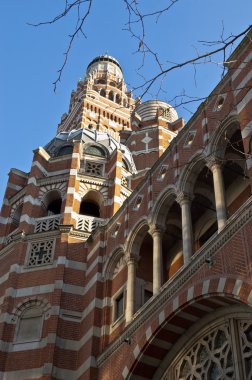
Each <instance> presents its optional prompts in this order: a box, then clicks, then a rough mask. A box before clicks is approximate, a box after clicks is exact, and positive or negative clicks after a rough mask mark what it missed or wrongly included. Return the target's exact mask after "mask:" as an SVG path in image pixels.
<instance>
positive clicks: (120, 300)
mask: <svg viewBox="0 0 252 380" xmlns="http://www.w3.org/2000/svg"><path fill="white" fill-rule="evenodd" d="M123 313H124V293H121V294H120V295H119V296H118V297H117V298H116V299H115V313H114V321H117V320H118V319H119V318H120V317H122V315H123Z"/></svg>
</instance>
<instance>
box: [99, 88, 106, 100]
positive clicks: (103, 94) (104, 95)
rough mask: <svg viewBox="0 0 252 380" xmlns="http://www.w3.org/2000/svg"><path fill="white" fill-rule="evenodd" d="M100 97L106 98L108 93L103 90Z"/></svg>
mask: <svg viewBox="0 0 252 380" xmlns="http://www.w3.org/2000/svg"><path fill="white" fill-rule="evenodd" d="M100 95H101V96H103V97H104V98H106V91H105V90H104V89H103V88H102V89H101V91H100Z"/></svg>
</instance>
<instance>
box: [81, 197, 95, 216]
mask: <svg viewBox="0 0 252 380" xmlns="http://www.w3.org/2000/svg"><path fill="white" fill-rule="evenodd" d="M79 213H80V215H88V216H94V217H96V218H99V217H100V207H99V205H98V204H97V203H96V202H94V201H92V200H88V199H85V200H83V201H82V202H81V205H80V212H79Z"/></svg>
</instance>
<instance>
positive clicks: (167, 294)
mask: <svg viewBox="0 0 252 380" xmlns="http://www.w3.org/2000/svg"><path fill="white" fill-rule="evenodd" d="M251 219H252V197H250V198H249V199H248V200H247V201H246V202H245V203H244V204H243V206H242V207H241V208H240V209H239V210H238V211H237V212H236V213H235V214H234V215H232V217H231V218H230V219H229V220H228V221H227V224H226V226H225V227H224V229H223V230H222V231H221V232H220V233H219V234H218V233H215V234H214V235H213V236H212V237H211V238H210V239H209V240H208V241H207V242H206V244H204V246H203V247H202V248H201V249H200V250H199V251H197V253H196V254H195V255H193V256H192V258H191V262H190V263H189V265H187V266H186V267H183V268H181V270H179V271H178V272H177V273H176V274H175V275H174V277H173V278H172V279H171V280H169V281H167V283H165V284H164V285H163V287H162V288H161V290H160V293H159V294H158V295H157V296H156V297H153V298H151V299H150V300H149V301H148V302H147V303H146V304H145V305H144V306H143V307H142V308H141V309H140V310H138V311H137V313H136V314H135V315H134V320H133V321H132V322H131V323H130V324H129V325H128V326H127V327H126V328H125V330H124V332H123V333H122V334H121V335H120V336H119V337H118V338H116V340H115V341H114V342H112V343H111V344H110V345H109V346H108V347H107V348H106V349H105V350H104V351H103V352H102V353H101V354H100V355H99V356H98V357H97V364H98V366H100V365H101V364H102V363H103V362H104V361H105V360H106V359H107V358H108V357H109V356H110V355H111V354H112V353H113V352H114V351H115V350H116V349H117V348H118V347H120V346H121V344H123V343H124V342H125V339H126V338H127V337H131V336H132V335H133V334H134V332H135V331H136V330H137V329H138V328H139V327H140V326H141V325H142V324H143V323H144V322H145V321H146V320H147V319H149V318H150V317H151V316H152V315H153V314H154V313H155V312H156V311H157V310H158V309H159V308H160V307H162V306H163V305H164V304H165V302H167V300H170V299H171V298H172V297H173V296H174V294H175V293H176V292H177V291H178V290H179V289H181V288H182V287H183V286H184V284H185V283H186V282H187V281H188V280H189V279H190V278H191V277H192V276H193V275H194V274H195V273H196V272H197V271H198V270H199V269H200V268H201V267H203V266H204V265H206V259H209V258H210V259H212V260H213V258H214V256H215V255H216V253H217V252H218V251H219V249H220V248H221V247H223V246H224V245H225V244H226V243H227V242H228V241H229V240H230V239H231V238H232V237H233V236H234V234H235V233H236V232H238V231H239V230H240V229H241V228H242V227H243V226H244V225H245V224H246V223H248V222H249V221H250V220H251Z"/></svg>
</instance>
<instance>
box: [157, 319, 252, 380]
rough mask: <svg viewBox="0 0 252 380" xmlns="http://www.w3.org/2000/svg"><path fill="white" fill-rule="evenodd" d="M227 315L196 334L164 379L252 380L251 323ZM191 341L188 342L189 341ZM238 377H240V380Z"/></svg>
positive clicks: (183, 348) (182, 348)
mask: <svg viewBox="0 0 252 380" xmlns="http://www.w3.org/2000/svg"><path fill="white" fill-rule="evenodd" d="M237 314H238V313H236V315H234V316H232V317H231V316H229V315H227V316H226V318H225V320H223V318H222V319H219V320H217V321H216V320H215V321H214V323H211V324H208V326H207V327H206V328H205V329H204V330H203V332H200V333H196V334H194V336H193V337H192V338H191V340H190V341H189V347H188V346H187V349H185V344H184V343H183V347H181V350H180V355H178V357H177V359H175V360H174V361H173V362H172V364H170V366H169V368H168V370H167V371H166V372H165V374H164V375H163V376H162V377H160V379H162V380H164V379H184V380H189V379H208V380H220V379H238V378H239V379H251V376H252V367H251V360H252V353H251V336H252V323H251V319H250V318H248V316H247V315H246V318H244V319H243V318H242V314H241V317H240V318H239V317H238V318H237V317H236V316H237ZM187 341H188V339H187ZM237 374H239V375H238V376H237Z"/></svg>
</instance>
